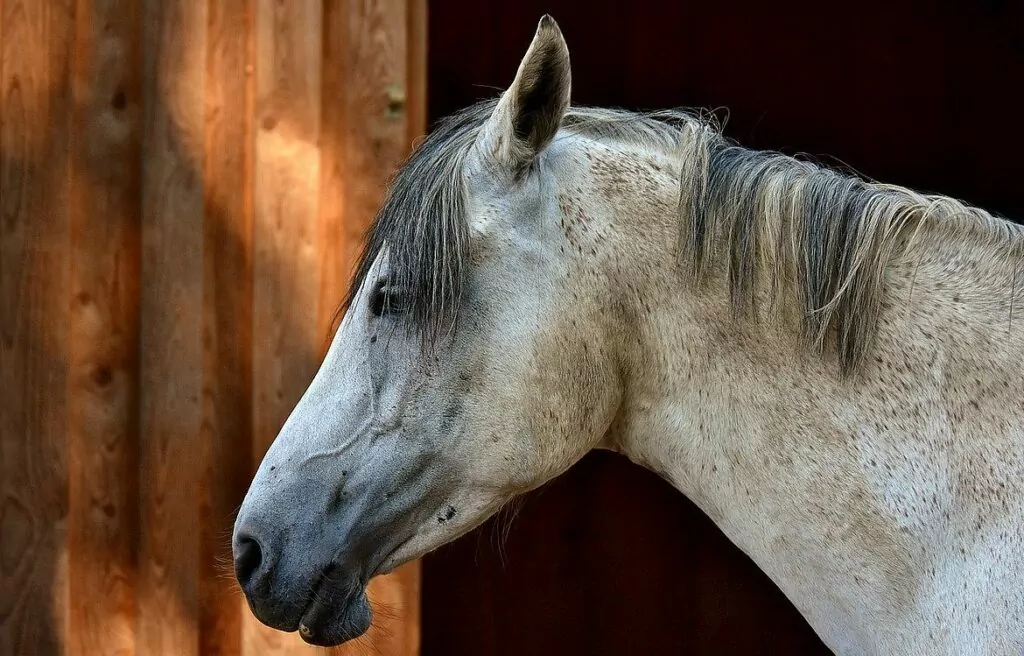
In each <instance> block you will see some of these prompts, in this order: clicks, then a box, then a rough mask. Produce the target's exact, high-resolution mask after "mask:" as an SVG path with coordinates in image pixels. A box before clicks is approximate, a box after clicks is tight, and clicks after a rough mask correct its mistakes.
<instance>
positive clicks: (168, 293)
mask: <svg viewBox="0 0 1024 656" xmlns="http://www.w3.org/2000/svg"><path fill="white" fill-rule="evenodd" d="M143 25H144V29H145V33H144V37H143V44H144V47H143V80H144V88H143V93H144V102H145V112H144V114H145V136H144V141H143V148H144V153H145V155H144V162H145V164H144V167H143V220H142V290H141V303H140V305H141V308H142V319H141V331H140V333H141V336H140V344H141V362H140V381H141V438H140V439H141V446H140V459H141V485H140V503H141V513H140V514H141V520H140V521H141V530H142V540H141V544H140V547H139V549H140V552H139V560H140V562H139V583H138V650H139V652H140V653H144V654H176V655H180V656H188V655H189V654H196V653H198V648H199V638H198V631H199V628H198V623H199V592H198V587H199V586H198V574H199V562H198V558H199V530H198V526H197V522H196V518H197V508H198V485H199V479H200V476H201V471H202V467H203V465H202V454H203V449H202V447H201V445H200V443H199V436H200V432H201V422H202V403H201V395H202V384H203V346H202V308H203V284H202V275H203V234H204V232H203V208H204V193H203V173H202V159H203V144H204V137H205V130H204V121H203V116H204V104H203V91H204V87H205V84H204V81H205V64H206V27H207V3H206V2H205V1H203V0H146V1H145V2H144V3H143Z"/></svg>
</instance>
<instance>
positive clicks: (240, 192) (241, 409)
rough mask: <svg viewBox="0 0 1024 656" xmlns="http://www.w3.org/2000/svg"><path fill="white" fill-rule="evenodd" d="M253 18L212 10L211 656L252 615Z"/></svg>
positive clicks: (207, 284)
mask: <svg viewBox="0 0 1024 656" xmlns="http://www.w3.org/2000/svg"><path fill="white" fill-rule="evenodd" d="M252 10H253V7H252V2H251V0H218V2H212V3H210V13H209V33H208V42H209V45H208V49H207V58H206V70H207V78H206V146H205V148H206V155H205V157H206V160H205V166H204V172H205V175H206V210H205V212H206V223H205V245H204V271H205V275H204V278H203V282H204V292H203V321H204V329H203V343H204V375H203V379H204V385H203V389H204V394H203V436H202V442H203V446H204V448H205V449H206V452H205V457H204V463H205V465H204V472H203V479H202V481H201V507H200V527H201V531H202V535H201V549H202V551H201V558H200V573H199V577H200V580H199V585H200V599H201V608H200V622H199V631H200V646H201V647H200V653H202V654H204V655H211V656H212V655H224V656H235V655H237V654H240V653H241V651H242V617H243V615H242V613H243V612H245V613H248V609H246V608H245V607H244V602H243V601H242V598H241V596H240V594H241V593H240V591H239V590H238V588H237V585H236V584H235V582H234V577H233V575H232V568H231V540H230V536H231V529H232V525H233V519H234V513H235V510H236V509H237V507H238V504H239V503H240V502H241V500H242V498H243V496H244V495H245V490H246V487H247V484H248V481H249V477H250V475H251V474H252V470H251V462H252V455H251V454H252V375H251V369H252V222H253V207H252V116H253V77H252V43H253V39H252V33H253V25H252V18H253V16H252Z"/></svg>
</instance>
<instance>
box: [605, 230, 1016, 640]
mask: <svg viewBox="0 0 1024 656" xmlns="http://www.w3.org/2000/svg"><path fill="white" fill-rule="evenodd" d="M649 224H651V225H663V224H665V222H659V221H656V220H655V221H652V222H650V223H649ZM660 241H661V242H662V243H666V244H667V243H668V242H667V241H666V240H660ZM915 244H916V245H915V246H914V247H912V248H911V249H909V250H908V251H907V252H906V253H904V254H903V255H902V256H901V259H900V260H899V261H898V262H894V263H893V264H891V265H890V266H889V267H888V268H887V274H886V291H885V297H884V302H883V308H882V314H881V317H880V323H879V328H878V332H877V335H876V338H875V341H874V343H873V347H872V350H871V353H870V354H869V355H868V357H867V358H866V364H865V366H864V368H863V369H862V370H861V371H859V372H857V373H856V375H855V376H854V377H853V379H851V380H849V381H843V380H841V379H840V377H839V376H838V375H837V371H838V367H837V366H836V364H835V356H834V354H833V353H830V352H827V351H826V353H825V354H824V355H819V354H816V353H813V352H812V351H811V350H810V349H809V348H808V347H807V345H806V343H805V342H803V341H802V340H801V339H800V338H799V336H798V333H797V330H796V326H795V325H794V324H793V323H792V322H791V323H790V324H788V325H787V324H786V323H785V322H781V323H780V322H776V321H773V320H771V319H770V318H768V315H767V314H763V315H761V319H760V321H757V322H751V321H744V320H739V321H737V320H735V319H734V318H733V316H732V315H731V314H730V310H729V306H728V293H727V291H726V289H725V287H724V286H722V285H720V284H718V283H717V282H715V281H712V282H711V283H710V284H709V286H708V288H707V289H706V290H704V291H702V292H693V291H689V290H687V289H686V287H685V285H684V284H683V283H681V282H680V279H679V274H678V269H677V268H676V267H675V266H673V262H674V259H673V258H674V255H675V254H674V253H673V252H672V251H671V249H668V248H665V249H664V251H663V252H659V250H658V247H654V248H652V249H650V250H648V251H647V252H648V253H650V254H651V257H652V258H653V259H654V260H660V261H648V262H643V261H640V262H638V263H637V264H636V271H635V277H634V278H633V280H634V282H633V283H631V284H632V287H633V291H632V294H633V296H635V297H636V298H637V302H638V303H639V304H641V305H642V307H638V308H636V310H635V311H634V312H632V313H631V317H632V319H631V321H632V323H631V324H630V326H629V330H630V331H634V333H635V334H630V335H629V338H628V339H624V340H623V344H624V346H623V350H624V354H625V355H624V356H623V357H624V360H625V362H626V363H627V365H626V370H627V376H626V380H627V386H626V391H625V398H624V401H623V406H622V412H621V414H620V416H619V419H618V420H617V423H616V424H615V425H614V426H613V427H612V431H611V432H610V433H609V435H610V440H611V441H610V445H611V446H612V447H613V448H615V449H617V450H620V451H621V452H623V453H624V454H626V455H627V456H629V457H630V458H631V459H633V460H634V461H636V462H638V463H640V464H642V465H645V466H647V467H648V468H650V469H652V470H654V471H656V472H658V473H660V474H661V475H663V476H664V477H665V478H666V479H668V480H669V481H670V482H671V483H672V484H673V485H675V486H676V487H677V488H678V489H680V490H681V491H682V492H683V493H685V494H686V495H687V496H689V497H690V498H691V499H692V500H693V501H694V502H695V503H697V504H698V505H699V506H700V507H701V508H702V509H703V510H704V511H705V512H706V513H707V514H708V515H709V516H710V517H711V519H712V520H714V521H715V522H716V523H717V524H718V526H719V527H720V528H722V530H723V531H724V532H725V533H726V535H727V536H729V537H730V538H731V539H732V540H733V541H734V542H735V543H736V544H737V545H738V546H740V547H741V548H742V549H743V550H744V551H746V552H747V553H748V554H750V555H751V556H752V557H753V558H754V560H755V561H756V562H757V563H758V565H759V566H760V567H761V568H762V569H764V570H765V572H766V573H767V574H768V575H769V576H771V577H772V578H773V579H774V580H775V581H776V583H778V584H779V585H780V587H781V588H782V589H783V591H784V592H786V593H787V594H788V595H789V596H790V597H791V598H792V599H793V601H794V603H796V605H797V606H798V608H800V609H801V610H802V611H803V612H804V613H805V615H806V616H807V617H808V619H810V620H811V621H812V623H814V625H815V628H816V629H818V631H819V632H821V633H822V635H823V636H827V637H828V638H827V639H828V640H829V642H830V644H831V645H832V646H833V647H841V646H842V645H843V644H850V645H853V644H861V645H866V644H871V640H872V639H873V636H871V635H868V634H867V633H865V632H870V631H872V630H877V628H878V627H888V628H889V629H891V630H892V632H893V635H897V634H898V627H899V626H901V622H907V621H911V620H909V619H907V618H908V617H911V616H913V614H914V612H915V605H916V604H919V603H920V600H921V598H922V595H924V596H925V597H927V598H929V599H931V596H934V595H940V594H941V593H940V592H938V590H937V589H935V586H940V585H941V584H942V580H943V577H945V576H955V572H956V569H955V568H956V567H957V566H958V565H959V566H961V567H970V566H973V561H972V560H971V559H972V558H977V557H983V556H979V549H983V546H979V545H983V542H978V541H979V540H982V541H983V540H984V539H985V536H986V535H988V534H989V533H986V532H994V533H999V532H1002V534H1003V539H1004V540H1005V539H1009V540H1010V541H1011V542H1013V544H1014V545H1016V546H1015V547H1014V553H1013V554H1011V555H1010V557H1008V558H1007V562H1011V563H1015V564H1017V565H1019V564H1022V563H1020V561H1019V558H1018V557H1019V556H1020V550H1019V549H1018V548H1017V547H1019V546H1020V544H1019V542H1014V540H1017V539H1018V537H1020V538H1024V535H1022V534H1021V531H1020V529H1019V525H1018V524H1017V523H1015V522H1014V523H1012V524H1010V522H1011V518H1012V516H1013V515H1012V513H1010V512H1009V511H1008V510H1006V509H1016V508H1019V507H1020V504H1021V503H1022V502H1024V488H1022V487H1021V484H1020V481H1022V480H1024V453H1022V448H1024V434H1022V432H1021V426H1022V425H1024V410H1022V407H1021V405H1022V404H1021V402H1020V399H1021V398H1022V395H1024V386H1022V377H1021V373H1020V371H1021V367H1020V364H1021V362H1020V360H1021V358H1020V354H1021V353H1024V330H1022V329H1021V327H1020V326H1021V325H1024V313H1022V315H1021V316H1020V318H1019V319H1018V320H1016V321H1015V323H1014V324H1013V326H1012V327H1011V325H1010V321H1009V320H1010V291H1011V290H1010V284H1009V283H1010V282H1012V281H1011V280H1010V278H1008V274H1007V269H1006V267H1007V263H1006V258H1005V257H1003V258H1001V259H1000V258H994V257H992V255H993V253H990V252H989V250H988V249H989V246H988V245H986V244H984V243H981V242H976V243H970V244H966V245H964V246H962V247H961V246H956V247H954V246H951V245H950V244H949V242H948V240H944V238H943V237H942V236H941V234H940V233H939V232H926V233H923V236H922V238H921V239H920V241H919V242H915ZM996 260H998V261H996ZM993 262H995V263H993ZM1011 277H1012V275H1011ZM1021 277H1022V278H1024V272H1021ZM1017 303H1018V304H1019V303H1020V294H1019V290H1018V300H1017ZM636 317H643V318H642V319H636ZM972 486H974V487H973V488H972ZM980 487H984V490H985V491H984V492H983V493H982V492H979V491H978V489H980ZM1008 534H1012V535H1013V536H1017V537H1011V538H1007V535H1008ZM1017 575H1018V574H1014V576H1017ZM964 594H966V593H964ZM1017 610H1019V608H1017V609H1015V611H1014V612H1016V611H1017ZM989 628H993V627H991V626H989ZM883 633H884V631H883ZM879 635H881V634H879ZM965 635H966V634H965ZM874 637H877V636H874ZM890 644H891V643H890ZM904 646H905V647H909V646H910V645H904Z"/></svg>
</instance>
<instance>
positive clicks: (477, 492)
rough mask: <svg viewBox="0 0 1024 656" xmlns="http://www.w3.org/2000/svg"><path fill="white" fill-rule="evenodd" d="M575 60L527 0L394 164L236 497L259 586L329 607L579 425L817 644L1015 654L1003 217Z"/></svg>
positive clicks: (306, 610) (548, 459)
mask: <svg viewBox="0 0 1024 656" xmlns="http://www.w3.org/2000/svg"><path fill="white" fill-rule="evenodd" d="M570 92H571V67H570V59H569V50H568V47H567V45H566V42H565V39H564V37H563V34H562V32H561V30H560V28H559V26H558V25H557V23H556V22H555V21H554V20H553V19H552V18H551V17H550V16H547V15H545V16H544V17H543V18H542V19H541V20H540V23H539V24H538V26H537V29H536V32H535V34H534V35H533V39H532V42H531V43H530V45H529V47H528V49H527V50H526V53H525V55H524V57H523V59H522V61H521V63H520V65H519V67H518V70H517V72H516V75H515V78H514V80H513V82H512V84H511V86H510V87H508V88H507V89H506V90H505V91H504V92H503V93H500V94H498V97H497V98H494V99H488V100H484V101H481V102H478V103H476V104H474V105H472V106H470V107H468V108H466V109H464V110H463V111H461V112H458V113H456V114H454V115H452V116H450V117H448V118H447V119H445V120H443V121H441V122H440V123H439V124H438V125H437V126H436V127H435V128H434V129H433V130H432V131H431V132H430V133H429V135H427V136H426V137H425V138H424V139H423V140H422V141H421V143H419V144H418V145H417V147H416V148H415V149H414V150H413V152H412V153H411V154H410V155H409V157H408V158H407V159H406V161H405V162H404V163H403V164H402V166H401V167H399V169H398V170H397V172H396V173H395V174H394V176H393V178H392V180H391V181H390V183H389V185H388V189H387V191H386V193H385V197H384V199H383V201H382V203H381V205H380V209H379V211H378V213H377V216H376V218H375V220H374V222H373V224H372V226H371V228H370V230H369V232H368V235H367V238H366V242H365V246H364V249H363V252H362V255H361V258H360V260H359V262H358V264H357V266H356V268H355V274H354V277H353V282H352V285H351V289H350V291H349V293H348V295H347V297H346V299H345V300H344V302H343V304H342V308H341V310H340V312H341V313H342V314H341V315H340V316H341V319H340V323H339V326H338V329H337V332H336V334H335V335H334V337H333V338H332V340H331V343H330V345H329V348H328V352H327V354H326V356H325V357H324V360H323V362H322V364H321V366H320V368H319V369H318V371H317V372H316V374H315V376H314V378H313V380H312V381H311V383H310V384H309V387H308V388H307V389H306V391H305V392H304V394H303V396H302V398H301V399H300V400H299V401H298V403H297V404H296V406H295V407H294V409H293V411H292V412H291V414H290V415H289V417H288V418H287V421H286V422H285V423H284V425H283V427H282V428H281V430H280V432H279V434H278V435H277V437H276V438H275V440H274V442H273V443H272V445H271V446H270V448H269V450H268V451H267V453H266V454H265V456H264V458H263V459H262V462H261V463H260V465H259V467H258V470H257V471H256V473H255V475H254V477H253V479H252V482H251V485H250V487H249V489H248V492H247V493H246V496H245V499H244V501H243V503H242V505H241V507H240V510H239V512H238V515H237V518H236V522H235V526H234V532H233V536H232V547H233V553H234V565H235V575H236V577H237V579H238V582H239V584H240V586H241V588H242V590H243V592H244V594H245V596H246V598H247V600H248V603H249V607H250V609H251V611H252V612H253V613H254V614H255V616H256V617H257V618H258V619H259V620H260V621H261V622H263V623H265V624H266V625H268V626H270V627H273V628H276V629H279V630H281V631H288V632H291V631H296V630H297V631H298V632H299V634H300V636H301V638H302V639H303V640H305V641H306V642H308V643H311V644H314V645H337V644H341V643H343V642H345V641H348V640H351V639H353V638H356V637H358V636H360V635H361V634H362V633H364V632H365V631H366V630H367V629H368V627H369V626H370V623H371V616H372V613H371V610H370V605H369V602H368V600H367V596H366V592H365V590H366V585H367V582H368V581H369V580H370V579H371V578H373V577H375V576H377V575H380V574H384V573H387V572H390V571H392V570H394V569H395V568H396V567H398V566H399V565H401V564H403V563H405V562H408V561H410V560H413V559H416V558H419V557H420V556H423V555H424V554H426V553H428V552H430V551H432V550H434V549H436V548H437V547H439V546H441V545H443V544H445V543H447V542H450V541H452V540H455V539H456V538H458V537H459V536H461V535H463V534H465V533H466V532H468V531H470V530H471V529H473V528H474V527H477V526H478V525H480V524H481V523H482V522H483V521H485V520H486V519H487V518H488V517H490V516H492V515H493V514H494V513H496V512H497V511H498V510H499V509H500V508H502V507H503V506H504V505H505V504H507V503H508V502H509V501H510V500H512V499H514V498H515V497H517V496H518V495H520V494H522V493H524V492H526V491H529V490H533V489H535V488H537V487H539V486H541V485H543V484H544V483H546V482H547V481H550V480H551V479H552V478H554V477H556V476H558V475H559V474H561V473H562V472H564V471H565V470H566V469H568V468H569V467H571V466H572V465H573V464H574V463H575V462H576V461H578V460H579V459H580V458H581V457H582V456H583V455H584V454H586V453H588V452H589V451H591V450H593V449H607V450H612V451H615V452H618V453H620V454H623V455H624V456H626V457H627V458H628V459H629V460H631V461H632V462H634V463H637V464H638V465H640V466H643V467H647V468H649V469H650V470H652V471H654V472H656V473H657V474H658V475H660V476H662V477H663V478H664V479H666V480H667V481H668V482H669V483H671V485H673V486H674V487H675V488H676V489H678V490H679V492H680V493H682V494H684V495H686V496H687V497H688V498H689V499H691V500H692V501H693V502H694V503H695V504H697V505H698V506H699V507H700V508H701V509H702V510H703V512H705V513H706V514H707V515H708V516H709V517H710V518H711V519H712V520H713V521H714V523H715V524H716V525H717V526H718V527H719V528H720V529H721V531H722V532H723V533H724V534H725V535H726V536H727V538H728V539H729V540H731V541H732V542H733V543H734V544H735V545H737V547H738V548H740V549H741V550H742V551H743V552H745V553H746V554H747V555H748V556H749V557H750V558H751V559H752V560H753V561H754V562H755V563H756V565H757V566H758V567H760V568H761V569H762V570H763V571H764V572H765V573H766V574H767V575H768V576H769V577H770V578H771V580H773V581H774V582H775V584H776V585H777V586H778V587H779V589H780V590H781V591H782V592H783V593H784V594H785V595H786V597H787V598H788V599H789V600H790V601H791V602H792V603H793V604H794V606H795V607H796V608H797V610H798V611H799V612H800V613H801V614H802V615H803V617H804V618H805V619H806V620H807V622H808V623H809V624H810V625H811V627H812V628H813V629H814V630H815V631H816V633H817V634H818V635H819V636H820V638H821V640H822V641H823V642H824V643H825V644H826V645H827V646H828V648H830V649H831V650H833V651H834V652H836V653H851V654H852V653H857V654H862V653H868V654H874V653H879V654H888V653H898V654H929V655H937V654H964V653H971V654H983V653H984V654H997V653H998V654H1009V653H1016V654H1020V653H1021V651H1022V649H1024V521H1022V519H1021V514H1020V511H1021V508H1022V502H1024V428H1022V426H1024V405H1022V398H1024V374H1022V367H1021V364H1022V358H1021V356H1022V354H1024V327H1022V326H1024V317H1020V316H1018V315H1019V309H1018V308H1019V306H1020V304H1021V292H1020V291H1019V289H1020V285H1019V284H1018V277H1019V271H1020V269H1021V268H1022V266H1021V265H1022V263H1024V234H1022V233H1024V231H1022V229H1021V227H1020V226H1018V225H1017V224H1015V223H1012V222H1010V221H1009V220H1007V219H1005V218H1002V217H999V216H995V215H993V214H992V213H990V212H986V211H984V210H982V209H979V208H976V207H972V206H969V205H968V204H966V203H964V202H961V201H958V200H955V199H953V198H950V197H946V196H941V195H925V194H922V193H918V192H916V191H914V190H911V189H908V188H904V187H900V186H896V185H889V184H882V183H879V182H876V181H872V180H868V179H866V178H862V177H860V176H856V175H854V174H852V173H851V172H847V171H841V170H838V168H836V167H833V168H829V167H826V166H823V165H821V164H820V163H817V162H814V161H808V160H807V158H797V157H791V156H788V155H785V154H782V153H778V152H771V151H758V150H751V149H747V148H744V147H743V146H741V145H739V144H738V143H736V142H734V141H733V140H731V139H728V138H726V137H725V136H724V133H723V130H722V129H721V126H720V125H719V122H718V121H717V119H716V118H715V117H714V116H713V115H711V114H709V113H708V112H701V111H690V110H664V111H657V112H631V111H626V110H618V109H615V110H613V109H604V108H595V107H584V106H576V105H572V104H571V103H570Z"/></svg>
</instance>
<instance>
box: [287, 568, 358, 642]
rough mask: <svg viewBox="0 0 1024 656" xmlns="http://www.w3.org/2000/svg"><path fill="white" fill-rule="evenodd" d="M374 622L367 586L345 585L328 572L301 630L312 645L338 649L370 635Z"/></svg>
mask: <svg viewBox="0 0 1024 656" xmlns="http://www.w3.org/2000/svg"><path fill="white" fill-rule="evenodd" d="M371 620H372V612H371V610H370V602H369V599H368V598H367V596H366V588H365V586H363V585H361V584H357V585H355V586H346V585H343V584H342V582H341V581H339V580H336V579H333V578H332V577H331V576H330V572H327V573H325V575H324V576H322V577H321V579H320V582H319V583H318V584H317V585H316V586H315V587H314V588H313V593H312V595H311V596H310V599H309V603H308V605H307V606H306V609H305V610H304V611H303V613H302V617H301V619H299V628H298V631H299V636H300V637H301V638H302V640H303V641H305V642H307V643H309V644H311V645H316V646H317V647H335V646H337V645H340V644H342V643H345V642H348V641H349V640H352V639H354V638H358V637H359V636H361V635H363V634H364V633H366V631H367V630H369V628H370V622H371Z"/></svg>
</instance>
